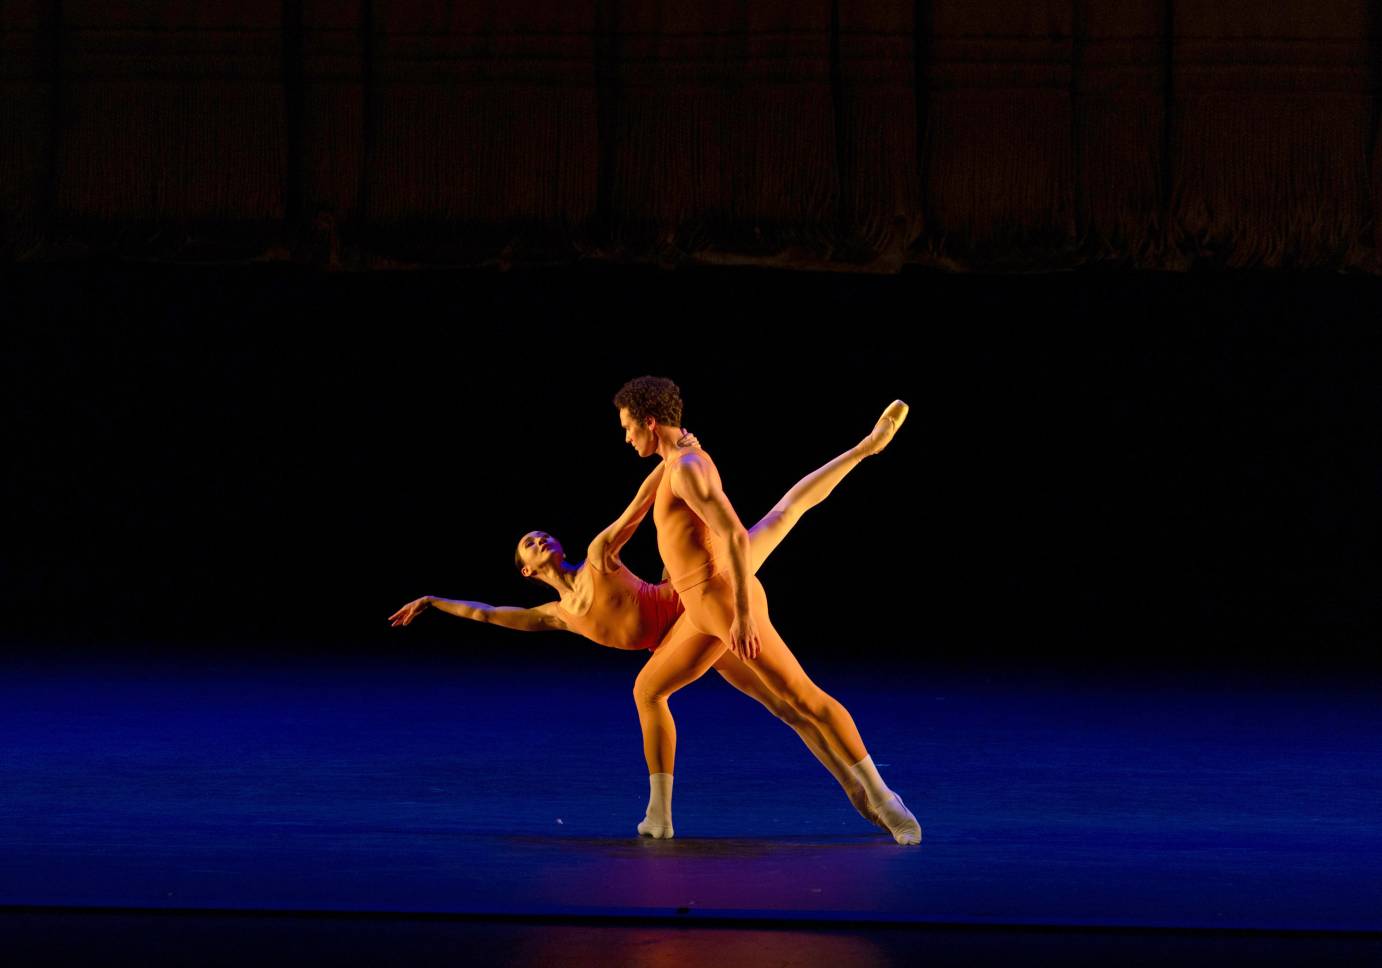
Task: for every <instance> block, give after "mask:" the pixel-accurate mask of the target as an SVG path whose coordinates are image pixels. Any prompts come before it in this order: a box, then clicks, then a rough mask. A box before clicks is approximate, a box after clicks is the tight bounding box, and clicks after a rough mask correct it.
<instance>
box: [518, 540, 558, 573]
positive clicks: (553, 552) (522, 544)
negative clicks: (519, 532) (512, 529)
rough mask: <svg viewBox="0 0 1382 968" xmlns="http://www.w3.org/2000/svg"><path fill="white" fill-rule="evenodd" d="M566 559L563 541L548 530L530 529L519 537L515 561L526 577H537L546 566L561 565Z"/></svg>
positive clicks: (520, 571)
mask: <svg viewBox="0 0 1382 968" xmlns="http://www.w3.org/2000/svg"><path fill="white" fill-rule="evenodd" d="M565 560H566V552H565V550H564V549H563V548H562V546H561V542H560V541H558V540H557V539H556V538H554V537H552V536H551V535H550V534H548V533H547V532H546V531H529V532H528V533H527V534H525V535H524V536H523V537H521V538H519V539H518V547H517V548H516V549H515V550H514V553H513V563H514V565H515V567H517V568H518V571H519V573H520V574H522V575H523V577H524V578H534V579H535V578H537V575H538V572H540V571H542V570H543V569H544V568H548V567H560V566H561V563H562V562H563V561H565Z"/></svg>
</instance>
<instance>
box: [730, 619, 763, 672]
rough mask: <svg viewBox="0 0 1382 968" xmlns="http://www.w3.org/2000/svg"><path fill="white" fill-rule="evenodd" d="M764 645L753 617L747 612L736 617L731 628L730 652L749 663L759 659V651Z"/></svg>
mask: <svg viewBox="0 0 1382 968" xmlns="http://www.w3.org/2000/svg"><path fill="white" fill-rule="evenodd" d="M762 645H763V643H762V642H761V641H759V638H758V626H757V625H755V624H754V621H753V616H752V615H750V614H748V613H747V612H746V613H744V614H743V615H736V616H735V617H734V621H733V622H732V623H731V624H730V626H729V648H730V651H731V652H733V653H734V654H735V655H737V656H738V657H739V658H741V659H743V660H744V661H745V662H748V661H750V660H751V659H756V658H758V651H759V649H760V648H762Z"/></svg>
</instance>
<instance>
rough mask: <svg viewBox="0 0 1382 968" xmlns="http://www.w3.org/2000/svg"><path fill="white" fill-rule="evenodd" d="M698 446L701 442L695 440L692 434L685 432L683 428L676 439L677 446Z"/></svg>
mask: <svg viewBox="0 0 1382 968" xmlns="http://www.w3.org/2000/svg"><path fill="white" fill-rule="evenodd" d="M700 445H701V442H700V440H698V439H697V437H696V435H695V434H693V433H692V432H691V431H689V430H687V429H686V428H685V427H683V428H682V431H681V436H680V437H678V438H677V446H678V447H699V446H700Z"/></svg>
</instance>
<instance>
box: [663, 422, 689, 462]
mask: <svg viewBox="0 0 1382 968" xmlns="http://www.w3.org/2000/svg"><path fill="white" fill-rule="evenodd" d="M684 436H686V431H684V430H682V428H680V427H675V428H674V427H658V428H657V455H658V456H659V457H661V458H662V459H663V460H670V459H671V458H673V457H675V456H677V454H679V453H681V451H683V450H684V449H685V448H683V447H678V446H677V441H679V440H681V438H682V437H684Z"/></svg>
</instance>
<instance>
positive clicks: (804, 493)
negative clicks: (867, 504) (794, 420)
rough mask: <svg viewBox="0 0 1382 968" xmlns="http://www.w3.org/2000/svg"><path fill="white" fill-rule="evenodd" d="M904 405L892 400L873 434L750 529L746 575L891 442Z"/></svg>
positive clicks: (811, 477)
mask: <svg viewBox="0 0 1382 968" xmlns="http://www.w3.org/2000/svg"><path fill="white" fill-rule="evenodd" d="M907 409H908V408H907V404H905V403H903V402H902V401H901V400H894V401H893V402H892V403H891V404H890V405H889V406H888V409H887V410H884V411H883V415H882V416H881V417H879V418H878V423H877V424H875V425H874V428H873V432H872V433H870V434H869V435H868V436H867V437H865V438H864V439H863V440H861V441H860V442H859V443H857V444H855V445H854V446H853V447H851V448H850V449H849V450H847V451H845V452H844V453H843V454H841V455H840V456H839V457H836V458H835V459H834V460H832V461H831V462H830V463H828V464H825V465H823V466H821V467H818V468H816V469H815V470H814V471H812V472H811V473H810V474H807V475H806V476H805V477H803V478H802V479H801V480H799V481H797V482H796V483H795V484H793V485H792V488H791V490H789V491H788V492H787V493H786V494H784V495H783V496H782V500H780V501H778V502H777V503H776V504H774V505H773V508H772V510H771V511H769V512H768V513H767V514H765V515H763V517H762V519H761V520H760V521H759V522H758V523H757V524H755V525H754V526H753V527H751V528H749V571H750V572H752V573H755V574H756V573H757V572H758V568H759V566H760V565H762V564H763V562H764V560H766V559H767V557H768V555H770V554H772V553H773V549H775V548H776V547H777V546H778V544H779V543H780V542H781V541H782V539H783V538H785V537H787V532H788V531H791V530H792V528H793V527H795V526H796V523H797V522H798V521H800V520H801V516H802V515H803V514H805V513H806V512H807V511H809V510H811V509H812V508H813V507H815V506H816V505H817V504H820V503H821V502H822V501H824V500H825V499H826V498H827V497H829V496H830V492H831V491H833V490H835V485H837V484H839V483H840V482H841V481H842V480H844V479H845V476H846V475H847V474H849V472H850V471H852V470H854V468H856V467H858V466H859V462H860V461H861V460H863V459H864V458H865V457H868V456H870V455H872V454H876V453H878V452H879V451H880V450H882V449H883V448H884V447H886V446H888V443H889V442H890V441H891V440H892V438H893V434H895V433H897V428H898V427H901V426H902V421H904V420H906V419H907Z"/></svg>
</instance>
